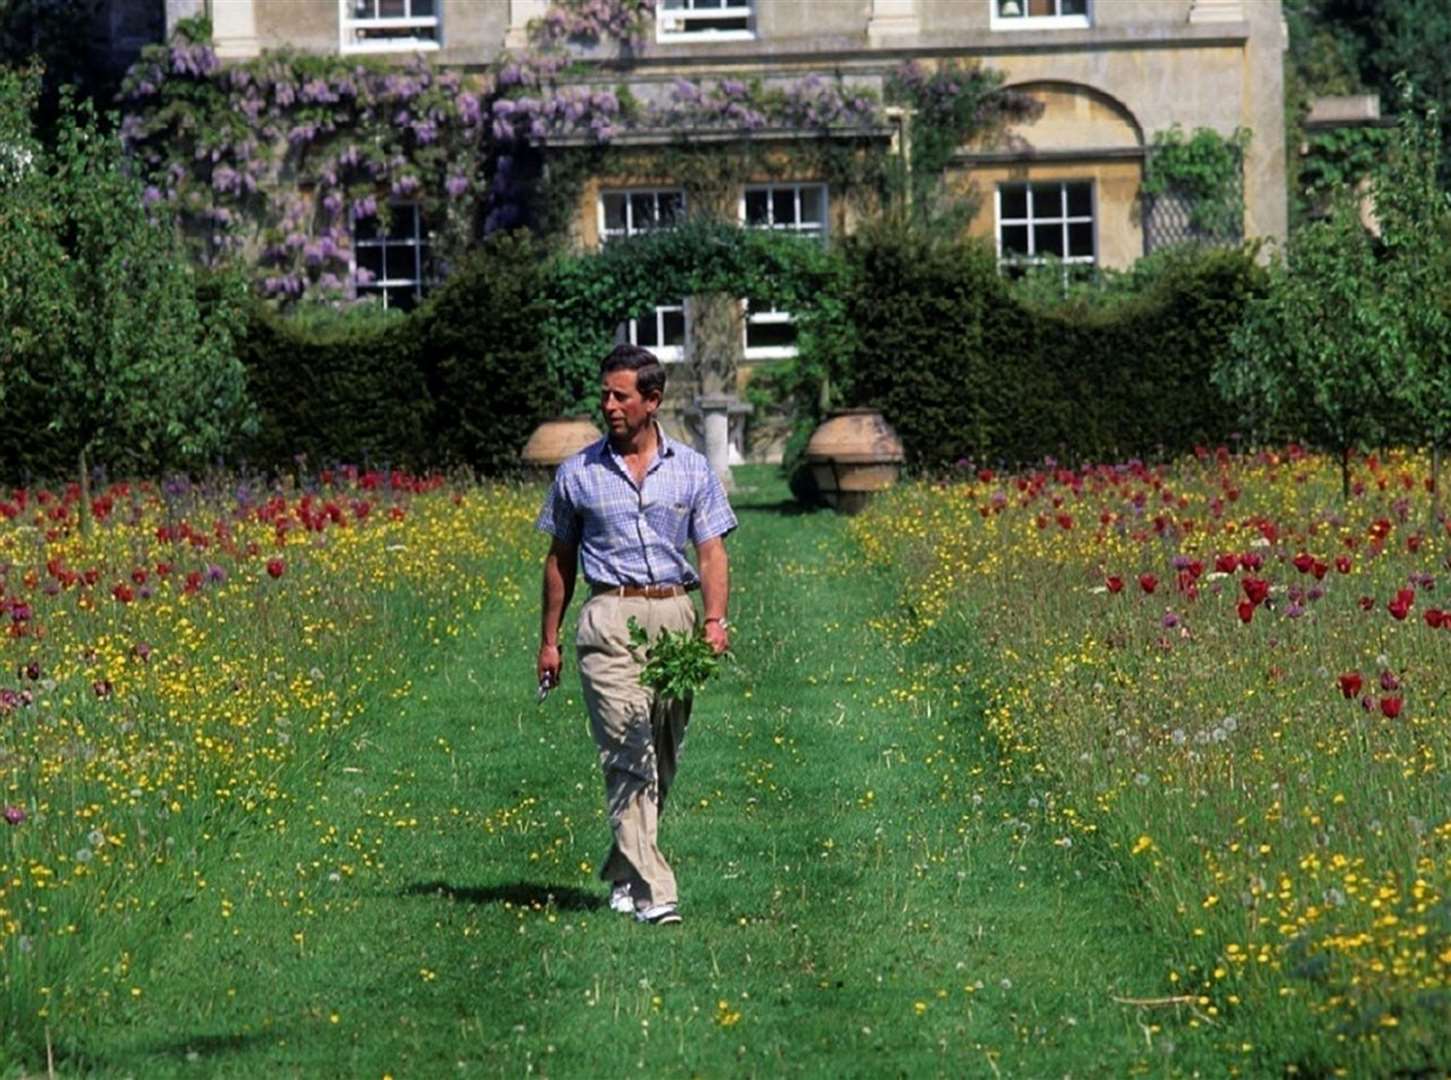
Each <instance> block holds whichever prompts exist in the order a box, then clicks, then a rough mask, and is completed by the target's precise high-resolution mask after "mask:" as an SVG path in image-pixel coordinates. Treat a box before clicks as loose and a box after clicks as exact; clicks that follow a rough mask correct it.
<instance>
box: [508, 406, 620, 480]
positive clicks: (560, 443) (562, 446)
mask: <svg viewBox="0 0 1451 1080" xmlns="http://www.w3.org/2000/svg"><path fill="white" fill-rule="evenodd" d="M603 437H604V436H603V435H601V434H600V429H599V428H597V427H595V426H594V423H593V422H592V421H591V420H590V419H589V418H588V417H585V416H557V417H555V418H554V419H553V420H546V421H544V422H543V423H542V424H540V425H539V426H538V427H537V428H535V429H534V433H533V434H532V435H530V436H529V441H528V442H526V443H525V444H524V449H523V450H521V451H519V460H520V461H522V462H523V463H524V465H525V466H527V467H528V468H530V469H534V470H536V471H538V472H541V473H553V472H554V470H555V468H556V467H558V465H559V463H560V462H561V461H565V460H567V459H568V458H571V457H573V456H574V455H575V454H577V453H579V452H580V451H581V450H583V449H584V448H585V447H586V446H589V445H590V444H591V443H595V442H599V440H600V439H601V438H603Z"/></svg>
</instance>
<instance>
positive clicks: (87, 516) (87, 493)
mask: <svg viewBox="0 0 1451 1080" xmlns="http://www.w3.org/2000/svg"><path fill="white" fill-rule="evenodd" d="M86 450H87V447H84V446H82V447H81V459H80V467H81V505H80V518H81V535H82V536H90V535H91V470H90V466H89V464H88V463H87V462H86Z"/></svg>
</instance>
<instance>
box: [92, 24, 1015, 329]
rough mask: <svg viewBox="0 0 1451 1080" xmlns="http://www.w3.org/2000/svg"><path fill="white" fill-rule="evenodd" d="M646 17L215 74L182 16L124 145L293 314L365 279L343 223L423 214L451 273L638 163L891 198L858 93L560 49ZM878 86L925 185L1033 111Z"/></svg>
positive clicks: (247, 65)
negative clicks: (464, 259) (806, 180)
mask: <svg viewBox="0 0 1451 1080" xmlns="http://www.w3.org/2000/svg"><path fill="white" fill-rule="evenodd" d="M654 11H655V3H654V0H555V3H553V4H552V5H551V6H550V7H549V8H548V10H547V12H546V14H545V16H544V17H543V18H542V19H540V20H537V21H536V22H535V23H534V24H532V25H531V28H530V44H529V46H528V47H527V48H525V49H522V50H517V51H513V52H505V53H503V54H502V55H501V56H500V57H499V58H498V59H497V60H496V61H495V62H494V63H492V64H490V65H489V66H488V67H487V68H486V69H484V70H482V71H473V72H461V71H454V70H441V69H435V68H434V67H433V66H432V65H431V64H430V63H429V61H428V60H427V59H425V58H424V57H422V56H419V57H417V58H415V59H414V60H412V61H411V62H409V63H407V64H406V65H404V66H401V67H400V66H398V65H397V64H396V63H389V62H387V61H385V60H382V59H378V58H357V57H352V56H318V55H311V54H302V53H294V52H290V51H288V50H278V51H270V52H267V53H264V54H263V55H262V56H259V57H257V58H256V59H253V60H250V61H245V62H240V63H235V64H229V65H227V66H225V67H224V66H223V65H222V64H221V63H220V62H219V61H218V59H217V56H216V53H215V51H214V50H213V49H212V47H211V44H210V32H211V30H210V25H209V24H208V22H207V20H206V19H205V18H196V19H190V20H184V21H183V22H181V23H180V24H178V26H177V27H176V31H175V33H174V35H173V38H172V40H171V41H170V42H169V43H168V44H166V45H164V46H153V47H150V48H148V49H146V50H144V52H143V54H142V56H141V59H140V60H139V61H138V62H137V63H136V64H135V65H134V66H133V68H132V69H131V71H130V72H129V73H128V75H127V78H126V80H125V84H124V87H123V91H122V104H123V107H124V118H123V122H122V128H121V132H122V136H123V138H124V140H125V144H126V146H127V148H128V150H129V151H130V153H131V155H132V157H133V159H134V160H136V161H137V162H138V163H139V164H140V166H141V169H142V172H143V173H144V175H145V178H146V186H145V193H144V196H143V197H144V199H145V201H146V203H147V205H148V207H149V208H151V209H152V210H153V212H157V213H159V212H162V211H169V212H171V213H173V214H174V215H175V216H176V218H177V220H178V221H179V222H180V224H181V226H182V228H183V229H184V231H185V233H186V235H187V236H188V237H189V238H190V240H191V242H192V244H193V247H194V249H195V251H196V252H197V254H198V255H199V256H200V257H201V259H202V260H203V261H205V262H209V263H216V262H219V261H222V260H228V259H235V258H241V259H243V260H244V261H245V262H246V263H247V264H248V265H250V266H252V267H253V268H254V270H255V277H256V284H257V286H258V288H259V290H260V291H261V292H262V293H263V295H265V296H268V297H271V298H274V299H276V300H278V301H279V302H282V303H284V304H290V303H294V302H296V301H298V300H299V299H301V298H303V297H310V298H320V299H336V298H340V297H344V296H348V295H351V294H352V293H353V292H354V290H355V289H356V288H357V287H358V286H366V285H368V284H370V281H369V274H368V271H367V270H365V269H361V268H357V267H356V266H355V261H354V260H353V259H352V257H351V246H352V235H353V227H354V224H355V223H356V222H359V221H369V220H375V221H377V222H378V224H379V226H380V227H382V228H386V227H387V226H388V225H389V222H390V217H391V215H392V214H393V212H394V211H393V208H394V206H395V205H397V204H401V203H407V204H412V205H416V206H417V207H418V209H419V211H420V212H421V214H422V218H423V221H424V223H425V227H426V229H427V231H428V233H429V240H430V247H431V252H432V255H433V256H434V258H435V259H436V260H437V261H438V263H439V264H440V265H439V269H440V270H446V269H447V267H448V266H450V265H452V264H454V263H455V262H457V260H458V259H459V258H460V257H461V256H462V255H463V253H464V252H465V251H466V250H468V248H469V247H470V246H471V245H472V244H473V243H475V242H476V240H477V239H478V237H479V236H480V235H486V234H488V233H490V232H494V231H498V230H502V229H509V228H513V227H516V226H520V225H524V226H529V227H531V228H533V229H535V230H536V231H539V232H543V233H546V234H548V233H553V234H555V235H556V236H558V235H562V234H563V233H564V232H565V229H566V226H567V219H568V217H569V213H568V208H569V207H570V206H572V205H574V202H575V199H576V198H577V194H578V191H579V185H580V184H581V183H583V181H584V179H585V178H586V177H587V176H589V175H599V174H601V173H602V172H604V171H607V170H621V169H624V170H628V169H629V168H631V167H632V166H638V167H639V168H640V169H641V170H642V172H643V173H644V174H645V175H657V176H658V175H670V176H672V177H680V178H682V179H681V182H683V183H684V184H685V185H686V186H687V187H689V186H692V185H695V186H697V187H698V188H699V189H700V190H701V191H702V192H703V191H704V190H705V189H706V187H707V185H708V184H710V183H713V184H714V185H716V187H717V188H720V187H721V186H722V185H723V184H725V183H726V182H727V181H728V180H730V179H731V178H733V177H734V178H740V177H744V176H748V175H750V176H761V175H786V174H790V173H794V174H795V175H798V176H799V175H812V176H813V178H817V179H823V180H825V181H827V182H828V183H830V184H831V185H832V186H833V191H834V193H841V194H844V195H848V196H850V197H857V196H861V197H865V198H869V199H881V198H889V197H890V191H889V188H890V183H889V179H890V178H889V176H888V169H887V162H888V153H887V139H888V136H889V134H890V125H889V123H888V118H887V114H886V112H885V108H886V106H885V104H884V102H883V99H882V95H881V93H879V92H878V90H877V89H876V88H875V86H874V85H872V81H871V80H864V79H852V78H848V77H844V76H840V75H838V76H833V77H828V76H824V75H820V74H808V75H806V76H804V77H801V78H794V79H769V80H767V79H746V80H743V79H737V78H733V77H728V76H727V77H719V78H714V77H712V78H700V79H694V80H691V79H678V80H676V81H675V82H674V83H673V84H672V85H670V86H669V87H668V88H665V89H663V90H662V91H661V92H659V93H655V94H653V96H651V97H649V98H648V99H644V98H641V97H638V96H637V95H636V94H635V93H633V92H632V91H631V90H630V88H629V87H628V86H626V85H623V84H620V83H611V82H609V81H608V76H606V75H604V73H603V69H601V68H599V67H597V66H589V65H586V66H584V67H583V68H582V67H581V66H580V63H579V57H578V54H577V52H572V51H571V49H572V47H573V46H577V45H584V46H585V47H586V48H598V47H602V46H604V45H607V44H608V43H610V42H614V43H615V44H617V45H618V46H619V48H620V49H621V50H622V51H623V52H628V51H629V50H630V49H632V48H634V47H636V46H637V45H638V44H639V43H640V41H642V40H643V35H644V34H645V32H646V30H647V28H648V27H649V26H650V24H651V20H652V19H653V16H654ZM888 83H889V86H890V88H891V89H890V90H889V96H891V97H892V98H893V100H894V101H896V102H906V103H908V104H909V105H910V106H911V107H912V108H914V109H916V110H917V111H918V112H919V113H920V114H921V121H920V123H919V128H918V138H919V140H920V141H921V145H922V146H923V147H924V148H925V149H924V150H923V151H922V152H921V153H920V154H919V157H918V164H917V167H916V173H917V175H919V176H921V177H923V178H924V179H923V181H922V182H923V183H924V184H925V183H927V182H928V180H927V179H926V178H930V175H931V173H932V170H933V169H936V168H941V167H943V164H942V163H943V162H945V161H946V157H947V155H946V148H947V147H948V146H949V144H955V142H954V141H960V139H961V137H962V136H963V135H964V134H965V133H967V132H969V131H970V130H971V129H973V127H974V126H977V127H981V126H983V125H987V124H991V123H993V122H995V121H996V120H997V119H999V118H1001V117H1003V116H1007V115H1010V114H1013V113H1014V112H1015V111H1019V110H1021V109H1022V108H1023V107H1024V106H1023V104H1022V102H1023V101H1025V100H1026V99H1020V96H1018V95H1010V94H1005V93H1003V92H1002V91H1000V90H999V89H997V79H996V77H995V76H992V75H991V74H990V73H986V72H983V71H981V70H978V69H969V68H965V67H960V66H957V65H948V66H946V67H945V68H943V69H941V70H939V71H937V72H928V71H926V70H925V69H920V68H918V67H917V66H915V65H907V66H905V67H903V68H902V69H901V71H900V72H899V73H898V74H897V75H896V76H893V78H892V79H889V80H888ZM626 132H655V133H664V134H665V135H666V136H667V137H666V138H665V139H663V140H662V142H663V145H662V146H660V147H658V148H657V149H656V150H654V151H653V152H651V153H643V152H641V151H640V150H639V149H637V148H626V147H622V146H619V145H617V143H618V140H619V137H620V136H621V135H622V134H624V133H626ZM777 132H780V133H789V134H790V135H791V136H792V137H791V138H789V139H781V138H774V137H773V135H774V134H775V133H777ZM802 136H806V137H804V138H803V137H802ZM662 170H663V171H662ZM614 174H615V175H619V174H620V173H619V172H615V173H614ZM626 174H627V173H626Z"/></svg>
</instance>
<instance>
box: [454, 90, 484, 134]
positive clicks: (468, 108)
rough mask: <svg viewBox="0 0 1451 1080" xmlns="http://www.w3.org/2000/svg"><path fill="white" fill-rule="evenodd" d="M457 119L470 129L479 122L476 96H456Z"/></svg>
mask: <svg viewBox="0 0 1451 1080" xmlns="http://www.w3.org/2000/svg"><path fill="white" fill-rule="evenodd" d="M458 117H459V120H460V121H461V122H462V123H463V124H464V125H465V126H466V127H472V126H473V125H475V124H477V123H478V122H479V117H480V110H479V99H478V96H477V95H475V94H467V93H465V94H460V95H459V96H458Z"/></svg>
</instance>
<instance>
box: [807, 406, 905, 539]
mask: <svg viewBox="0 0 1451 1080" xmlns="http://www.w3.org/2000/svg"><path fill="white" fill-rule="evenodd" d="M805 458H806V463H807V464H808V465H809V466H810V467H811V475H812V478H813V479H814V480H815V481H816V487H817V490H818V491H820V492H821V495H822V497H823V498H824V499H825V500H826V503H827V505H828V506H832V507H834V508H835V509H836V510H837V511H838V512H839V513H842V514H855V513H857V512H859V511H860V510H862V509H863V508H864V507H865V506H866V505H867V503H868V502H870V501H871V497H872V496H873V495H875V494H876V493H877V492H879V491H883V490H885V489H887V488H889V487H891V486H892V485H893V484H895V483H896V482H897V477H898V475H899V474H900V473H901V470H902V463H903V462H904V461H905V460H906V454H905V452H904V450H903V447H902V440H901V439H899V438H898V437H897V433H896V432H895V431H893V430H892V427H891V425H890V424H888V423H887V421H886V420H885V419H883V418H882V414H881V413H879V412H877V411H876V410H875V409H843V410H841V411H840V412H834V413H832V414H831V415H830V416H828V417H827V419H826V420H824V421H823V422H822V423H821V424H820V425H819V426H818V427H817V429H816V430H815V431H813V432H812V433H811V440H810V441H809V442H808V443H807V444H806V454H805Z"/></svg>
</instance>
